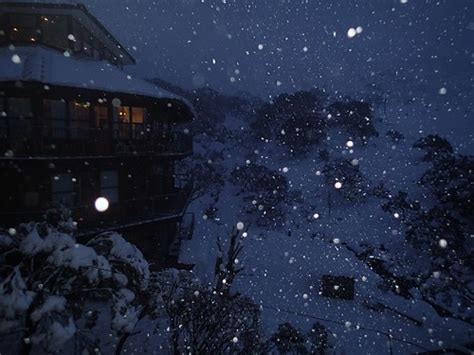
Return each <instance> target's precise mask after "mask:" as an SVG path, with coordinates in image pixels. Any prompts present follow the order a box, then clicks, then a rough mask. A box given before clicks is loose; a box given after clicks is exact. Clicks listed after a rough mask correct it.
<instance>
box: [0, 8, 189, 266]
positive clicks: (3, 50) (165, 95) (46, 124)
mask: <svg viewBox="0 0 474 355" xmlns="http://www.w3.org/2000/svg"><path fill="white" fill-rule="evenodd" d="M53 1H54V0H50V1H48V0H43V1H34V0H30V1H5V0H0V226H2V227H3V228H9V227H14V226H16V225H17V224H18V223H21V222H28V221H32V220H37V221H38V220H41V219H42V218H43V216H44V215H45V213H46V211H48V210H50V209H54V208H57V207H59V206H65V207H67V208H68V209H70V210H71V211H72V216H73V219H74V221H76V222H77V232H76V233H77V237H78V238H87V237H89V236H91V235H95V234H98V233H100V232H105V231H119V232H120V233H122V234H123V235H124V236H125V237H126V238H127V239H128V240H130V241H131V242H134V243H135V244H136V245H137V246H138V247H139V248H140V249H141V250H142V251H143V252H144V254H145V256H146V257H147V258H148V260H149V261H151V262H152V263H155V264H156V265H158V267H162V266H169V265H173V263H174V262H176V261H177V255H176V251H177V250H176V248H177V245H179V241H180V238H182V237H183V233H184V232H185V231H184V230H187V228H185V227H184V226H183V224H185V223H184V221H185V220H186V218H184V217H185V216H186V207H187V204H188V201H189V196H190V193H191V187H192V185H191V181H190V179H188V178H187V177H185V176H180V175H178V174H177V173H176V171H175V163H176V162H177V161H178V160H180V159H183V158H186V157H189V156H190V155H192V152H193V144H192V136H191V133H190V123H191V121H192V120H193V118H194V111H193V109H192V107H191V106H190V105H189V103H188V102H186V100H184V99H182V98H181V97H178V96H176V95H174V94H172V93H169V92H167V91H165V90H162V89H161V88H159V87H157V86H155V85H153V84H151V83H148V82H146V81H143V80H139V79H136V78H133V77H131V76H130V75H128V74H127V73H126V72H124V71H123V67H124V66H126V65H131V64H134V63H135V61H134V59H133V57H132V56H131V55H130V54H129V53H128V52H127V51H126V50H125V48H124V47H123V46H121V45H120V43H118V41H117V40H116V39H115V38H114V37H113V36H112V35H111V34H110V33H109V32H108V31H107V30H106V29H105V27H104V26H103V25H102V24H101V23H100V22H99V21H98V20H97V19H96V18H95V17H94V16H93V15H92V14H91V13H90V12H89V11H88V10H87V9H86V8H85V7H84V6H83V5H78V4H75V3H71V2H69V3H64V2H62V3H53ZM98 199H101V200H102V202H103V201H104V199H106V202H108V208H107V209H106V210H105V211H104V212H99V210H98V209H97V208H96V207H97V203H96V202H97V201H98ZM105 207H107V206H105ZM79 240H80V239H79Z"/></svg>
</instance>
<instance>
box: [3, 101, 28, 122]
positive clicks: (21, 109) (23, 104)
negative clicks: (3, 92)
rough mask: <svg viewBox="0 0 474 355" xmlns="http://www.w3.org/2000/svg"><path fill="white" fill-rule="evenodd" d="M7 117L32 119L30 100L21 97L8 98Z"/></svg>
mask: <svg viewBox="0 0 474 355" xmlns="http://www.w3.org/2000/svg"><path fill="white" fill-rule="evenodd" d="M7 114H8V116H10V117H20V118H31V117H33V110H32V107H31V101H30V99H27V98H23V97H10V98H8V112H7Z"/></svg>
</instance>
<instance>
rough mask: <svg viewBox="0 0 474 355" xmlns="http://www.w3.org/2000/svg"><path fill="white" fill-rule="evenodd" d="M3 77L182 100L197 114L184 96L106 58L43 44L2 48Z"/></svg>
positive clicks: (1, 77) (0, 55)
mask: <svg viewBox="0 0 474 355" xmlns="http://www.w3.org/2000/svg"><path fill="white" fill-rule="evenodd" d="M0 81H36V82H41V83H44V84H48V85H51V86H54V85H55V86H65V87H78V88H84V89H91V90H100V91H106V92H110V93H126V94H133V95H143V96H148V97H153V98H159V99H174V100H180V101H182V102H183V103H185V104H186V105H187V106H188V108H189V110H190V111H191V112H192V113H193V114H194V112H193V109H192V106H191V105H190V104H189V102H187V101H186V100H185V99H183V98H182V97H180V96H177V95H175V94H172V93H170V92H169V91H166V90H164V89H161V88H159V87H158V86H156V85H154V84H151V83H148V82H147V81H145V80H142V79H138V78H134V77H132V76H130V75H129V74H128V73H126V72H124V71H122V70H120V69H119V68H118V67H116V66H114V65H112V64H110V63H108V62H106V61H98V60H94V59H91V58H89V57H85V56H84V57H82V56H81V57H76V56H74V55H71V56H68V54H66V55H65V54H63V53H61V52H59V51H57V50H54V49H50V48H47V47H43V46H40V45H35V46H25V47H15V48H14V49H10V48H8V47H4V48H0Z"/></svg>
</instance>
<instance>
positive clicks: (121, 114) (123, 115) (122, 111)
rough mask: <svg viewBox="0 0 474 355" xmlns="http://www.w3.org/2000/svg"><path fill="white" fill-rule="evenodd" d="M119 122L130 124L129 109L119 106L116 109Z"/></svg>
mask: <svg viewBox="0 0 474 355" xmlns="http://www.w3.org/2000/svg"><path fill="white" fill-rule="evenodd" d="M118 120H119V122H130V107H129V106H120V107H119V109H118Z"/></svg>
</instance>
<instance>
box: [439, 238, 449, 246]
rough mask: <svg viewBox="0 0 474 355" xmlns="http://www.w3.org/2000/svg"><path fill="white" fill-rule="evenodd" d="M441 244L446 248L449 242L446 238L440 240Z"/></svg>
mask: <svg viewBox="0 0 474 355" xmlns="http://www.w3.org/2000/svg"><path fill="white" fill-rule="evenodd" d="M439 246H440V247H441V248H446V247H447V246H448V242H447V241H446V239H440V240H439Z"/></svg>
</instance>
